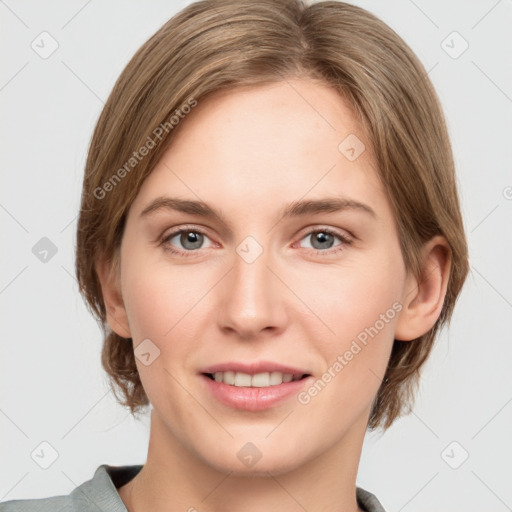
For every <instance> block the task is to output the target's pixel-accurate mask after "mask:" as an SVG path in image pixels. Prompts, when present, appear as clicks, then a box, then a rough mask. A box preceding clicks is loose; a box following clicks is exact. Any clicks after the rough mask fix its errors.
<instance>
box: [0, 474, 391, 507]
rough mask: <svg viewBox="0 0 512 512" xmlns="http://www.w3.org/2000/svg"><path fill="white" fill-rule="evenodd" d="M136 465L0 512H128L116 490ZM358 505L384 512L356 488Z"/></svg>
mask: <svg viewBox="0 0 512 512" xmlns="http://www.w3.org/2000/svg"><path fill="white" fill-rule="evenodd" d="M141 469H142V465H135V466H109V465H107V464H102V465H101V466H99V467H98V468H97V469H96V471H95V473H94V476H93V478H92V479H91V480H87V481H86V482H84V483H83V484H81V485H79V486H78V487H76V488H75V489H73V491H71V493H70V494H68V495H62V496H51V497H49V498H36V499H24V500H10V501H4V502H2V503H0V512H99V511H104V512H127V510H126V507H125V506H124V503H123V501H122V500H121V497H120V496H119V493H118V492H117V489H118V488H119V487H122V486H123V485H125V484H126V483H128V482H129V481H130V480H131V479H132V478H133V477H134V476H135V475H136V474H137V473H138V472H139V471H140V470H141ZM356 497H357V502H358V504H359V506H360V507H361V508H362V509H363V510H365V511H366V512H385V510H384V508H383V507H382V505H381V504H380V503H379V500H377V498H376V497H375V496H374V495H373V494H371V493H370V492H368V491H365V490H364V489H361V488H360V487H357V488H356Z"/></svg>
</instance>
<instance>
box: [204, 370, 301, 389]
mask: <svg viewBox="0 0 512 512" xmlns="http://www.w3.org/2000/svg"><path fill="white" fill-rule="evenodd" d="M203 375H205V376H206V377H208V378H209V379H210V380H213V381H215V382H218V383H222V384H226V385H228V386H235V387H240V388H267V387H271V386H279V385H281V384H285V383H288V382H295V381H298V380H303V379H305V378H307V377H310V374H308V373H283V372H279V371H273V372H261V373H254V374H250V373H245V372H238V371H232V370H228V371H223V372H220V371H219V372H213V373H203Z"/></svg>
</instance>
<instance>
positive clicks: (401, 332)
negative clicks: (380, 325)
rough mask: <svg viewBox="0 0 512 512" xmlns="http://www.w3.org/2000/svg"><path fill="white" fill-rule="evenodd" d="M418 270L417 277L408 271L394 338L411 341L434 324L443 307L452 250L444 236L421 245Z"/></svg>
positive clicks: (436, 237)
mask: <svg viewBox="0 0 512 512" xmlns="http://www.w3.org/2000/svg"><path fill="white" fill-rule="evenodd" d="M420 263H421V272H420V277H419V278H418V279H417V278H416V277H414V276H413V275H412V274H411V273H409V275H408V277H407V280H406V286H405V288H404V296H403V298H402V306H403V308H402V310H401V311H400V316H399V317H398V320H397V323H396V329H395V339H397V340H402V341H410V340H414V339H416V338H418V337H420V336H423V335H424V334H425V333H426V332H428V331H429V330H430V329H431V328H432V327H433V326H434V325H435V323H436V321H437V319H438V318H439V315H440V314H441V310H442V308H443V303H444V298H445V296H446V290H447V287H448V278H449V276H450V268H451V251H450V247H449V245H448V243H447V242H446V239H445V238H444V237H443V236H435V237H433V238H432V239H431V240H429V241H428V242H427V243H426V244H425V245H424V246H423V248H422V251H421V255H420Z"/></svg>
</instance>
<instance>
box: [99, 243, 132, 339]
mask: <svg viewBox="0 0 512 512" xmlns="http://www.w3.org/2000/svg"><path fill="white" fill-rule="evenodd" d="M95 269H96V273H97V274H98V279H99V280H100V284H101V292H102V295H103V301H104V303H105V309H106V311H107V322H108V324H109V326H110V328H111V329H112V330H113V331H114V332H115V333H116V334H118V335H119V336H121V337H122V338H131V333H130V326H129V324H128V316H127V314H126V309H125V306H124V302H123V298H122V294H121V279H120V276H121V275H120V265H119V259H118V254H117V253H116V255H115V256H114V258H113V260H112V261H105V260H101V261H98V262H97V263H96V265H95Z"/></svg>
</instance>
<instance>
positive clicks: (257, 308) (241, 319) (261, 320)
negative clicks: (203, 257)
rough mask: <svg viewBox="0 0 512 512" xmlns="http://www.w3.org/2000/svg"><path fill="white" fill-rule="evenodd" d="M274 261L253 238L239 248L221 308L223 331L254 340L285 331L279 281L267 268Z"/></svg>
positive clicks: (220, 321) (225, 286)
mask: <svg viewBox="0 0 512 512" xmlns="http://www.w3.org/2000/svg"><path fill="white" fill-rule="evenodd" d="M271 260H272V254H271V252H270V251H269V250H266V249H265V248H264V247H263V245H262V244H260V243H259V242H258V241H257V240H256V239H255V238H254V237H252V236H248V237H246V238H245V239H244V240H243V241H242V242H241V243H240V244H239V245H238V246H237V247H236V250H235V254H234V255H233V260H232V261H233V268H232V271H231V272H230V273H229V278H228V279H227V281H226V283H225V285H224V287H223V289H222V295H223V296H222V298H221V300H220V304H219V308H220V310H219V323H220V327H221V328H223V329H227V328H228V329H232V330H234V331H237V332H238V333H239V334H240V336H242V337H251V336H255V335H257V334H258V333H259V332H260V331H262V330H264V329H269V328H273V329H274V330H275V329H276V328H280V327H282V325H283V322H284V320H285V318H284V308H283V304H282V297H281V295H280V292H279V289H278V288H279V287H278V286H276V285H277V283H276V282H275V281H276V278H275V276H274V274H273V272H271V271H270V270H269V268H268V267H271V266H272V263H271Z"/></svg>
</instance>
